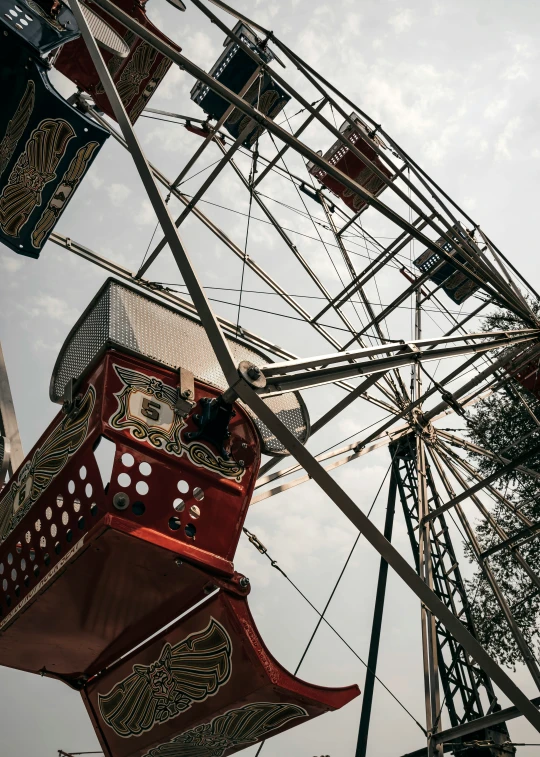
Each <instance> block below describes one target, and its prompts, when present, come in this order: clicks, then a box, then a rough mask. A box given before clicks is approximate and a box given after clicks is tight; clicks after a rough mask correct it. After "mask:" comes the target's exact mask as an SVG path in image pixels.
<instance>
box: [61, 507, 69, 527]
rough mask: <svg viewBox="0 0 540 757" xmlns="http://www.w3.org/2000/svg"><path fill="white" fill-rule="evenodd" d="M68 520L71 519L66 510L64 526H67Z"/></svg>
mask: <svg viewBox="0 0 540 757" xmlns="http://www.w3.org/2000/svg"><path fill="white" fill-rule="evenodd" d="M68 520H69V515H68V514H67V512H66V511H65V510H64V512H63V513H62V523H63V524H64V526H67V524H68Z"/></svg>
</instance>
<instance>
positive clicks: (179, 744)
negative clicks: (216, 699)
mask: <svg viewBox="0 0 540 757" xmlns="http://www.w3.org/2000/svg"><path fill="white" fill-rule="evenodd" d="M305 717H307V712H306V710H304V708H303V707H299V706H298V705H295V704H287V703H284V702H283V703H282V702H279V703H276V702H254V703H252V704H247V705H245V706H244V707H239V708H238V709H235V710H229V712H226V713H225V714H224V715H219V716H218V717H217V718H214V719H213V720H212V721H211V722H210V723H205V724H204V725H200V726H198V727H197V728H192V729H191V730H190V731H186V732H185V733H183V734H181V735H180V736H176V737H175V738H174V739H172V740H171V741H169V742H168V743H166V744H161V745H160V746H158V747H155V748H154V749H151V750H150V751H149V752H147V753H146V754H145V755H144V757H224V755H226V754H229V752H230V750H232V749H234V750H235V751H236V750H238V749H242V748H244V747H248V746H251V745H252V744H256V743H257V742H258V741H261V740H262V739H263V738H266V737H267V736H268V735H269V734H270V733H271V732H272V731H276V730H277V729H278V728H283V726H284V725H286V724H287V723H289V722H290V721H291V720H295V719H297V718H305Z"/></svg>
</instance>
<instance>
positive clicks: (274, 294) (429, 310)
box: [152, 281, 472, 341]
mask: <svg viewBox="0 0 540 757" xmlns="http://www.w3.org/2000/svg"><path fill="white" fill-rule="evenodd" d="M152 283H153V284H161V285H162V286H175V287H178V286H181V287H185V286H187V285H186V284H175V283H174V282H170V281H153V282H152ZM204 288H205V289H214V290H218V291H221V292H239V291H240V290H239V289H238V288H237V287H214V286H205V287H204ZM243 291H244V294H264V295H269V296H271V297H281V295H280V293H279V292H264V291H263V290H262V289H244V290H243ZM288 294H289V296H290V297H296V298H297V299H304V300H323V301H324V302H326V297H321V296H320V295H317V294H291V293H290V292H289V293H288ZM348 302H356V303H357V304H358V305H361V304H362V303H361V302H360V300H348ZM366 303H367V304H368V305H379V306H380V307H383V308H384V307H388V305H387V304H385V305H383V304H382V303H381V302H371V301H370V300H366ZM396 310H410V307H409V306H408V305H397V306H396ZM422 312H424V313H440V312H441V311H440V310H439V308H422ZM448 312H449V313H452V312H453V313H454V315H460V313H459V311H457V310H455V311H452V310H449V311H448ZM461 315H462V316H466V315H472V313H461ZM394 341H395V340H394Z"/></svg>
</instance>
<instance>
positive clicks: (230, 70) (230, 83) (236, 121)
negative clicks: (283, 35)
mask: <svg viewBox="0 0 540 757" xmlns="http://www.w3.org/2000/svg"><path fill="white" fill-rule="evenodd" d="M233 33H234V34H236V35H237V36H238V37H240V39H241V40H242V42H243V43H244V44H245V45H246V46H247V47H249V48H250V49H251V50H253V51H254V52H256V53H257V55H259V57H260V58H261V59H262V60H263V61H264V62H265V63H270V61H271V60H273V58H274V57H275V56H274V54H273V53H272V51H271V50H270V48H269V47H268V45H267V43H266V42H265V41H264V40H262V39H260V38H259V37H257V35H256V34H255V33H254V32H253V31H252V30H251V29H250V28H249V27H248V26H246V24H244V23H242V22H241V21H239V22H238V23H237V24H236V26H235V27H234V29H233ZM223 45H224V47H225V50H224V51H223V53H222V54H221V55H220V57H219V58H218V60H217V61H216V62H215V64H214V65H213V67H212V69H211V70H210V75H211V76H212V77H213V78H214V79H216V81H219V82H220V84H224V85H225V86H226V87H228V88H229V89H230V90H231V91H232V92H234V93H235V94H237V95H239V94H240V93H241V92H242V90H243V89H244V88H245V87H246V86H247V85H248V83H249V81H250V80H251V79H252V80H253V81H252V82H251V85H250V86H249V87H248V89H247V91H246V92H245V93H244V95H243V99H244V100H245V101H246V102H247V103H248V104H249V105H251V106H253V107H254V108H257V110H258V111H260V112H261V113H263V114H264V115H266V116H268V118H271V119H275V118H276V116H277V115H278V113H280V111H282V110H283V108H284V107H285V105H286V104H287V103H288V102H289V100H290V99H291V98H290V96H289V95H288V94H287V93H286V92H285V90H284V89H283V88H282V87H280V86H279V84H278V83H277V82H276V81H274V79H273V78H272V77H271V75H270V74H269V73H267V72H266V71H264V72H261V73H260V75H257V69H258V65H257V62H256V61H255V60H254V59H253V58H251V57H250V56H249V55H248V54H247V53H246V52H245V50H243V49H242V48H241V47H240V45H239V44H238V43H237V42H236V41H235V40H234V39H230V38H227V39H226V40H225V42H224V43H223ZM191 99H192V100H193V101H194V102H196V103H197V105H200V106H201V108H202V109H203V110H204V112H205V113H206V114H207V115H208V116H210V118H214V119H216V120H218V119H220V118H221V117H222V116H223V115H224V114H225V113H226V112H227V109H228V108H229V107H230V103H228V102H227V100H225V99H224V98H223V97H221V95H218V94H217V93H216V92H213V91H212V90H211V89H210V87H209V86H208V85H207V84H204V82H201V81H198V82H197V83H196V84H195V86H194V87H193V89H192V90H191ZM223 126H224V128H225V129H227V131H228V132H229V134H231V136H232V137H234V139H238V137H239V136H240V135H241V134H244V140H243V142H242V144H243V145H244V147H247V148H250V147H251V146H252V145H254V144H255V142H256V141H257V139H259V138H260V137H261V135H262V134H263V133H264V132H265V128H264V126H260V125H257V124H256V123H255V121H254V120H253V119H251V118H249V116H246V115H244V114H243V113H242V112H241V111H240V110H238V108H234V109H233V111H232V113H231V114H230V115H229V117H228V118H227V119H226V121H225V123H224V124H223Z"/></svg>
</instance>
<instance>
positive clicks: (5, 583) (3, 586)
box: [2, 578, 8, 591]
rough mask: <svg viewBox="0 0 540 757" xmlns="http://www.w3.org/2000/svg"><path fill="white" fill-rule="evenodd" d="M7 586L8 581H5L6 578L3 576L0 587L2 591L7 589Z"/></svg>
mask: <svg viewBox="0 0 540 757" xmlns="http://www.w3.org/2000/svg"><path fill="white" fill-rule="evenodd" d="M7 587H8V582H7V581H6V579H5V578H4V580H3V581H2V589H3V590H4V591H7Z"/></svg>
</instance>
